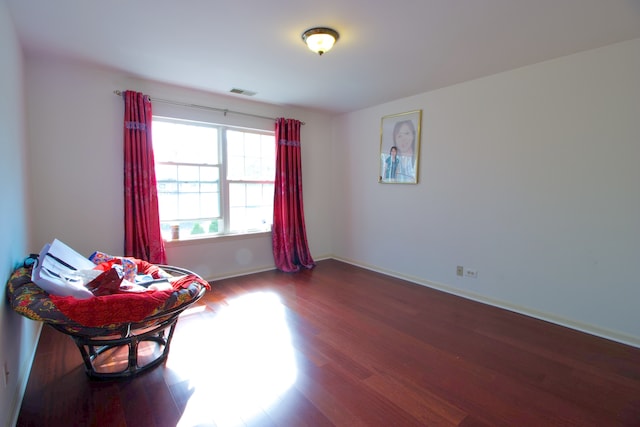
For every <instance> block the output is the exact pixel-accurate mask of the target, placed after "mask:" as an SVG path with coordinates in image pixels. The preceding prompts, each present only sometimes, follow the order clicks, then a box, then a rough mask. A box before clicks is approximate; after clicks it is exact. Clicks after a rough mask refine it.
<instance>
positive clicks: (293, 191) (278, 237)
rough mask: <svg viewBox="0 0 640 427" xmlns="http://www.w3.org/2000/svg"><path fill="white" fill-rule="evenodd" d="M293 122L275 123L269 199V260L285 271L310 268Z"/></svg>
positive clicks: (296, 131)
mask: <svg viewBox="0 0 640 427" xmlns="http://www.w3.org/2000/svg"><path fill="white" fill-rule="evenodd" d="M301 124H302V123H301V122H300V121H298V120H294V119H283V118H279V119H277V120H276V144H277V148H276V179H275V192H274V200H273V229H272V233H271V234H272V239H273V258H274V260H275V263H276V267H277V268H278V269H279V270H282V271H286V272H295V271H299V270H300V268H301V267H304V268H313V267H314V266H315V262H314V261H313V259H312V258H311V253H310V252H309V245H308V243H307V230H306V227H305V225H304V209H303V206H302V162H301V160H300V126H301Z"/></svg>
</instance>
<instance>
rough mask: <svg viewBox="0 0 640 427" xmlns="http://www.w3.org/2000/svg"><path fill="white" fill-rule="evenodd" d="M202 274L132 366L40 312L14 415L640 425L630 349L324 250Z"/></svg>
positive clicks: (71, 419) (93, 419)
mask: <svg viewBox="0 0 640 427" xmlns="http://www.w3.org/2000/svg"><path fill="white" fill-rule="evenodd" d="M213 285H214V289H215V291H214V292H211V293H207V294H206V295H205V297H204V298H203V299H202V300H201V301H200V302H199V303H197V304H196V305H194V306H193V307H192V308H190V309H189V310H187V311H186V312H184V313H183V314H182V315H181V317H180V320H179V322H178V326H177V329H176V332H175V335H174V338H173V342H172V344H171V349H170V354H169V358H168V360H167V361H166V363H165V364H164V365H161V366H159V367H158V368H156V369H154V370H152V371H150V372H147V373H145V374H143V375H141V376H139V377H137V378H134V379H130V380H125V381H95V380H90V379H89V378H88V377H87V376H86V375H85V373H84V370H83V369H84V368H83V366H82V359H81V357H80V354H79V352H78V350H77V348H76V347H75V345H74V344H73V342H72V340H71V339H70V338H69V337H67V336H65V335H63V334H61V333H59V332H57V331H54V330H53V329H50V328H47V327H45V328H44V329H43V332H42V336H41V339H40V344H39V346H38V350H37V353H36V357H35V361H34V365H33V368H32V371H31V376H30V378H29V383H28V385H27V389H26V392H25V396H24V400H23V404H22V408H21V412H20V416H19V419H18V426H145V427H152V426H185V427H186V426H188V427H191V426H394V425H395V426H487V425H503V426H516V425H517V426H527V425H530V426H553V425H575V426H616V425H621V426H622V425H628V426H633V425H635V426H638V425H640V349H637V348H633V347H629V346H625V345H622V344H618V343H614V342H611V341H607V340H604V339H600V338H596V337H593V336H589V335H586V334H583V333H579V332H576V331H572V330H569V329H566V328H562V327H559V326H555V325H551V324H549V323H546V322H542V321H539V320H535V319H531V318H527V317H525V316H521V315H518V314H515V313H511V312H508V311H505V310H500V309H497V308H494V307H489V306H486V305H482V304H479V303H475V302H472V301H468V300H465V299H462V298H459V297H455V296H452V295H448V294H445V293H442V292H438V291H435V290H432V289H429V288H426V287H422V286H418V285H414V284H410V283H407V282H404V281H401V280H398V279H394V278H390V277H387V276H384V275H381V274H377V273H373V272H370V271H367V270H363V269H360V268H357V267H354V266H351V265H348V264H344V263H341V262H338V261H334V260H326V261H321V262H319V263H318V266H317V267H316V268H315V269H313V270H311V271H305V272H301V273H299V274H286V273H280V272H277V271H270V272H264V273H258V274H254V275H248V276H244V277H238V278H232V279H226V280H221V281H218V282H215V283H213ZM144 351H153V349H152V348H149V349H143V350H142V352H143V353H144ZM110 357H111V361H112V363H113V366H114V367H117V366H118V363H119V361H118V357H121V356H119V355H111V356H110Z"/></svg>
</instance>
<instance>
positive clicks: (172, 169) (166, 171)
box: [156, 165, 178, 181]
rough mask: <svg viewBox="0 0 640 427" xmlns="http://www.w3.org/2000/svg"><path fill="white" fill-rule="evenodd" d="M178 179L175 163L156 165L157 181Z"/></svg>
mask: <svg viewBox="0 0 640 427" xmlns="http://www.w3.org/2000/svg"><path fill="white" fill-rule="evenodd" d="M177 179H178V167H177V166H175V165H156V180H157V181H176V180H177Z"/></svg>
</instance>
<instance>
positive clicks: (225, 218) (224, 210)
mask: <svg viewBox="0 0 640 427" xmlns="http://www.w3.org/2000/svg"><path fill="white" fill-rule="evenodd" d="M152 120H153V121H154V122H155V121H163V122H169V123H179V124H187V125H189V124H192V125H195V126H206V127H212V128H216V129H218V159H219V163H217V164H213V163H189V164H192V165H198V166H205V165H206V166H215V167H218V168H219V202H220V219H221V220H222V225H223V227H222V230H219V231H218V232H217V233H205V234H202V235H196V236H193V235H182V234H181V235H180V238H179V239H178V240H179V241H191V240H201V239H208V238H219V237H224V236H239V235H249V234H256V233H268V232H270V231H271V227H270V224H269V225H268V226H267V227H265V228H264V229H259V228H255V229H248V230H241V231H231V229H230V227H231V206H230V195H229V193H230V191H229V185H230V184H232V183H248V184H272V185H275V174H274V177H273V180H238V179H228V178H227V166H228V163H229V161H228V156H227V133H226V132H227V131H228V130H231V131H239V132H247V133H252V134H259V135H268V136H271V137H273V139H274V142H273V150H274V153H275V150H276V142H275V132H274V131H268V130H265V129H256V128H250V127H242V126H234V125H229V124H220V123H213V122H205V121H201V120H189V119H183V118H176V117H168V116H160V115H153V118H152ZM152 129H153V127H152ZM155 162H156V164H157V165H158V164H169V165H181V164H185V163H184V162H170V161H158V159H157V158H156V159H155ZM274 170H275V156H274ZM211 219H213V218H211ZM201 220H209V218H203V219H201ZM178 221H191V219H178ZM163 236H164V237H165V239H166V240H168V241H172V240H175V239H172V238H169V236H168V235H167V234H166V233H165V234H164V235H163Z"/></svg>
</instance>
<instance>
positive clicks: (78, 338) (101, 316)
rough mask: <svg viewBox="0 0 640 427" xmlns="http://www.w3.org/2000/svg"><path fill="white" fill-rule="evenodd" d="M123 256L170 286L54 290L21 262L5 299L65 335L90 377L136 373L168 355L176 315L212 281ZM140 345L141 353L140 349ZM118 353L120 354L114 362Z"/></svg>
mask: <svg viewBox="0 0 640 427" xmlns="http://www.w3.org/2000/svg"><path fill="white" fill-rule="evenodd" d="M28 259H29V258H28ZM127 260H128V261H133V262H134V263H135V264H136V265H137V266H138V267H139V268H141V269H142V270H143V271H142V272H143V273H145V274H149V275H151V276H153V278H154V279H166V281H167V282H168V284H169V286H165V288H164V289H162V290H153V291H148V292H123V293H114V294H108V295H100V296H95V297H92V298H89V299H76V298H74V297H73V296H56V295H50V294H49V293H47V292H46V291H44V290H43V289H42V288H40V287H38V286H37V285H36V284H35V283H33V282H32V279H31V273H32V268H33V265H29V263H27V262H25V265H23V266H21V267H19V268H17V269H16V270H15V271H14V272H13V274H12V275H11V277H10V278H9V280H8V282H7V298H8V300H9V304H10V306H11V307H12V308H13V310H15V311H16V312H17V313H19V314H21V315H23V316H25V317H27V318H29V319H32V320H35V321H41V322H44V324H46V325H49V326H51V327H52V328H54V329H57V330H58V331H60V332H62V333H64V334H66V335H69V336H70V337H71V338H72V339H73V341H74V342H75V344H76V345H77V347H78V349H79V350H80V354H81V355H82V360H83V362H84V367H85V372H86V374H87V375H88V376H89V377H90V378H95V379H122V378H131V377H134V376H136V375H139V374H141V373H143V372H145V371H148V370H150V369H152V368H154V367H156V366H158V365H159V364H161V363H162V362H163V361H164V360H166V358H167V356H168V355H169V348H170V344H171V339H172V337H173V333H174V331H175V328H176V324H177V321H178V316H179V315H180V314H181V313H182V312H183V311H185V310H186V309H187V308H189V306H191V305H192V304H194V303H195V302H196V301H198V300H199V299H200V298H201V297H202V296H203V295H204V293H205V292H206V291H207V290H209V289H210V284H209V283H208V282H206V281H205V280H203V279H202V278H201V277H200V276H198V275H197V274H195V273H193V272H191V271H189V270H185V269H183V268H179V267H174V266H168V265H153V264H149V263H146V262H144V261H140V260H136V259H132V258H128V259H127ZM143 343H144V346H143V345H142V344H143ZM143 347H144V348H145V354H144V357H142V356H141V354H140V351H139V350H140V349H141V348H143ZM150 349H151V354H150V355H149V354H148V353H149V350H150ZM124 352H126V356H125V357H122V354H123V353H124ZM117 355H119V356H120V359H124V360H119V361H118V362H117V363H116V362H114V360H116V356H117ZM143 359H144V360H143ZM114 365H115V369H114Z"/></svg>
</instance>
